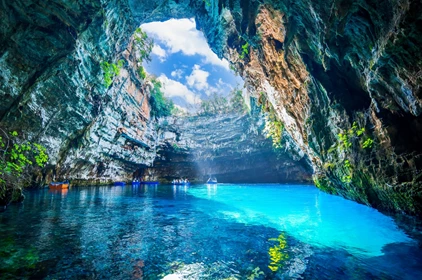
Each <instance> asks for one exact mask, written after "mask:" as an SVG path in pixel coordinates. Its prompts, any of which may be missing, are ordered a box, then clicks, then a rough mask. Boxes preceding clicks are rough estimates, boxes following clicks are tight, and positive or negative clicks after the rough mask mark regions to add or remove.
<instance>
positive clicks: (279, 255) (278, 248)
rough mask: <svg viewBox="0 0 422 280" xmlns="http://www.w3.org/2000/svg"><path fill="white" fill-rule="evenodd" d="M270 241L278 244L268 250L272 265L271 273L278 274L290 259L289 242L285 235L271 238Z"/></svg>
mask: <svg viewBox="0 0 422 280" xmlns="http://www.w3.org/2000/svg"><path fill="white" fill-rule="evenodd" d="M269 241H277V242H278V244H276V245H274V246H273V247H271V248H270V249H269V250H268V255H270V265H269V266H268V268H269V269H271V271H273V272H276V271H277V270H279V269H280V268H281V267H283V264H284V261H286V260H287V259H288V258H289V255H288V254H287V252H286V251H287V241H286V237H285V236H284V234H283V233H282V234H280V235H279V236H278V237H277V238H271V239H270V240H269Z"/></svg>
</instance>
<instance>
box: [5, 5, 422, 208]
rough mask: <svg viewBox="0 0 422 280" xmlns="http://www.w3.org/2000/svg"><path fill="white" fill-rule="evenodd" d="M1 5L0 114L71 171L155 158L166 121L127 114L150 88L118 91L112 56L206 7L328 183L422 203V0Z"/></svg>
mask: <svg viewBox="0 0 422 280" xmlns="http://www.w3.org/2000/svg"><path fill="white" fill-rule="evenodd" d="M0 7H1V9H0V16H1V18H2V21H1V22H0V98H1V100H2V101H1V104H0V122H1V125H2V127H7V128H11V129H16V128H18V129H19V130H20V131H24V132H25V133H26V134H27V137H28V138H29V139H31V140H33V141H38V142H41V143H42V144H44V145H46V146H47V147H48V148H49V152H50V157H51V164H52V166H55V168H54V170H55V171H56V172H58V173H60V172H63V173H60V174H66V175H67V174H69V175H72V176H77V174H81V176H82V177H84V178H90V177H91V176H93V175H94V174H100V175H99V176H100V177H101V176H103V175H101V174H104V176H106V175H107V174H110V176H112V174H113V176H114V175H118V174H120V175H119V176H121V177H122V178H123V177H127V176H128V174H127V173H126V171H123V170H129V169H131V168H133V162H135V165H137V164H146V165H147V164H149V163H150V162H151V159H152V155H151V153H150V152H149V151H148V150H147V149H146V148H145V147H144V145H143V144H141V143H144V142H145V143H147V142H148V141H150V142H151V143H153V142H154V139H156V138H155V136H154V133H153V132H152V131H151V129H149V128H148V124H146V125H142V124H141V125H138V126H136V125H135V128H133V126H132V125H129V126H128V125H127V124H128V123H129V124H130V120H129V119H127V120H126V119H125V118H124V117H122V116H123V115H121V113H120V112H125V111H131V110H132V109H130V108H133V106H132V105H130V106H129V104H131V103H132V102H133V100H136V98H137V97H136V96H135V95H136V94H135V95H131V94H130V93H129V94H128V95H127V94H126V93H124V92H123V93H122V92H121V91H119V90H118V85H122V84H123V85H124V87H126V88H128V87H129V86H130V84H131V83H132V82H133V83H135V80H133V79H132V75H129V74H122V75H123V76H124V75H126V77H127V75H129V77H131V82H125V81H124V80H122V79H120V78H119V79H118V80H116V82H115V84H114V85H113V86H112V88H111V89H106V88H105V87H104V86H103V85H102V83H103V81H102V71H101V69H100V63H101V62H102V61H109V62H116V61H117V59H119V58H121V57H124V56H123V52H124V51H125V50H126V49H127V48H128V46H129V45H130V40H129V38H130V35H131V34H132V32H133V31H134V30H135V28H136V26H137V25H138V24H140V23H143V22H148V21H154V20H165V19H168V18H171V17H192V16H195V18H196V21H197V23H198V28H199V29H201V30H203V31H204V34H205V36H206V37H207V38H208V42H209V44H210V46H211V47H212V48H213V49H214V51H215V52H216V53H217V54H218V55H219V56H221V57H223V56H224V57H226V58H227V59H229V60H230V61H231V62H232V63H233V66H234V67H236V68H237V69H238V71H239V73H240V74H241V75H242V77H244V78H245V79H246V81H247V82H248V88H249V91H250V93H251V95H252V96H254V97H255V98H257V99H259V102H261V103H262V104H263V106H264V108H266V110H269V111H273V112H275V113H276V115H277V116H278V118H279V119H280V120H281V121H282V122H283V123H284V126H285V129H286V133H287V134H288V135H289V137H291V140H292V141H291V143H290V145H292V146H295V147H296V148H298V154H299V155H300V156H304V155H307V156H308V157H309V159H310V160H311V162H312V165H313V169H314V170H315V182H316V185H317V186H318V187H320V188H321V189H323V190H325V191H327V192H331V193H334V194H339V195H342V196H344V197H347V198H349V199H353V200H356V201H358V202H361V203H364V204H367V205H371V206H373V207H376V208H378V209H382V210H386V211H396V212H406V213H410V214H414V215H420V214H421V213H422V211H421V207H422V197H421V187H422V186H421V171H420V170H421V164H422V159H421V153H422V148H421V145H419V143H421V140H422V139H421V138H422V124H421V116H420V115H421V88H420V85H421V83H422V80H421V77H422V75H421V73H422V70H421V66H422V57H421V56H422V53H421V52H420V51H419V47H420V46H421V43H422V42H421V40H422V39H421V38H422V36H421V35H422V34H421V33H422V30H421V28H420V27H421V26H422V24H421V23H422V20H421V15H422V13H421V12H422V11H421V10H422V5H420V3H419V2H418V1H408V0H385V1H371V0H359V1H348V0H331V1H328V2H327V1H321V0H298V1H288V0H282V1H272V0H264V1H254V0H244V1H240V0H220V1H217V0H209V1H203V0H197V1H189V0H178V1H175V0H169V1H158V0H157V1H143V0H125V1H117V0H115V1H100V0H97V1H95V0H92V1H81V0H79V1H72V2H71V3H69V2H67V1H61V0H54V1H49V2H48V4H46V3H45V2H43V1H35V0H32V1H31V0H15V1H12V2H11V3H10V1H9V2H7V3H6V2H3V3H2V4H1V6H0ZM242 47H243V48H242ZM243 49H246V50H247V52H246V51H244V50H243ZM126 63H127V65H128V64H129V63H130V62H128V61H127V60H126ZM123 72H124V71H123ZM129 72H130V71H129ZM129 72H128V73H129ZM141 88H142V85H140V87H139V92H142V90H141ZM131 96H132V97H131ZM123 104H127V105H128V107H126V108H127V109H125V110H121V108H122V106H123V107H124V106H125V105H123ZM107 108H108V109H107ZM107 110H108V111H107ZM134 110H135V111H134V113H135V115H136V112H138V111H139V112H140V110H137V109H134ZM106 112H108V113H106ZM112 116H114V117H112ZM136 118H137V117H133V119H132V120H134V119H136ZM141 123H142V122H141ZM119 128H121V129H120V130H119ZM132 128H133V129H132ZM124 129H126V130H128V131H130V133H131V134H130V135H129V134H127V133H124V134H123V131H124ZM362 129H363V130H362ZM114 130H116V131H114ZM103 135H104V136H103ZM122 135H124V136H122ZM147 135H149V136H147ZM117 136H118V137H117ZM122 137H123V138H124V139H125V140H124V139H123V138H122ZM81 141H82V142H81ZM95 141H97V142H95ZM129 142H131V143H132V144H129ZM74 143H83V147H86V146H87V147H90V148H83V147H79V146H78V145H76V146H72V145H74ZM94 143H98V144H99V145H98V144H94ZM133 143H137V145H135V144H133ZM126 145H135V146H137V147H139V150H138V151H137V152H135V153H138V154H137V155H136V156H133V155H132V154H131V153H130V152H128V151H129V149H126V148H123V147H124V146H126ZM147 145H148V146H150V147H152V145H153V144H147ZM72 147H75V148H72ZM142 147H143V148H142ZM84 149H85V150H84ZM130 149H135V148H134V147H133V148H130ZM295 150H296V149H295ZM85 155H90V157H89V158H86V157H85ZM135 157H136V159H135ZM78 158H80V160H78ZM114 159H117V160H114ZM99 161H100V162H104V165H103V164H97V162H99ZM78 162H79V163H78ZM83 162H87V165H85V164H84V163H83ZM103 166H108V167H109V168H110V171H101V170H102V168H103ZM56 167H59V168H56ZM77 170H78V171H77ZM119 170H120V171H119ZM95 176H97V175H95ZM107 176H108V175H107Z"/></svg>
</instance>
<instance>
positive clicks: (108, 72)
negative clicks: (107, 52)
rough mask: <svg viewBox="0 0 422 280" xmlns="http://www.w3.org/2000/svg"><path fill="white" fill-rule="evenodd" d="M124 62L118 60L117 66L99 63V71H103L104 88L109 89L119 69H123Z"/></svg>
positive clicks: (105, 62)
mask: <svg viewBox="0 0 422 280" xmlns="http://www.w3.org/2000/svg"><path fill="white" fill-rule="evenodd" d="M123 64H124V60H119V62H117V64H114V63H108V62H107V61H103V62H101V69H102V70H103V77H104V86H105V87H106V88H108V87H110V86H111V84H112V83H113V79H114V77H115V76H118V75H119V74H120V68H122V67H123Z"/></svg>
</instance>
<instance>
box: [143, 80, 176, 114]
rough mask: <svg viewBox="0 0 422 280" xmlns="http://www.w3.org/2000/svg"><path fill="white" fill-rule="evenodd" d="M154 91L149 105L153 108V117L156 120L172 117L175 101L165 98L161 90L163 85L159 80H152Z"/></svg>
mask: <svg viewBox="0 0 422 280" xmlns="http://www.w3.org/2000/svg"><path fill="white" fill-rule="evenodd" d="M151 82H152V84H153V86H154V87H153V89H152V90H151V96H150V99H149V104H150V106H151V116H152V117H154V118H160V117H167V116H170V115H171V113H172V111H173V109H174V104H173V101H171V100H169V99H167V98H165V97H164V93H163V91H162V90H161V87H162V85H161V83H160V81H158V80H157V79H152V81H151Z"/></svg>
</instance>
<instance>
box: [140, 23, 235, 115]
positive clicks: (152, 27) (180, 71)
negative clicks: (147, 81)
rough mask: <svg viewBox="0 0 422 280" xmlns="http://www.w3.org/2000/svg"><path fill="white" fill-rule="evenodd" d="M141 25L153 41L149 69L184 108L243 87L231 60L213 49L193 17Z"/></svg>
mask: <svg viewBox="0 0 422 280" xmlns="http://www.w3.org/2000/svg"><path fill="white" fill-rule="evenodd" d="M141 28H142V29H143V30H144V31H145V32H146V33H147V34H148V36H149V37H150V38H152V39H153V40H154V48H153V50H152V54H151V62H149V63H144V67H145V69H146V71H147V72H148V73H150V74H153V75H155V76H157V77H158V79H159V80H160V81H161V82H162V84H163V88H164V94H165V96H167V97H169V98H171V99H172V100H173V101H174V102H175V104H176V105H179V106H180V107H182V108H187V109H193V108H195V107H197V106H198V105H197V104H198V103H200V102H201V100H204V99H207V98H208V96H210V95H212V94H214V93H216V94H218V95H227V94H229V93H230V91H231V90H232V89H233V88H235V87H239V88H242V87H243V81H242V79H241V78H240V77H238V76H236V75H235V73H234V72H233V71H232V70H230V68H229V63H228V62H227V61H226V60H225V59H223V60H221V59H219V58H218V57H217V55H216V54H215V53H213V52H212V50H211V49H210V47H209V46H208V43H207V41H206V39H205V37H204V35H203V33H202V32H201V31H198V30H197V29H196V23H195V20H194V19H171V20H168V21H165V22H151V23H146V24H143V25H141Z"/></svg>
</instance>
